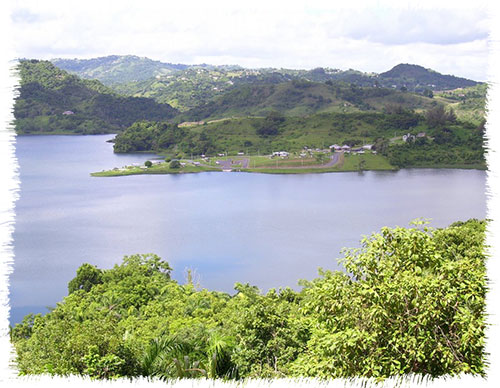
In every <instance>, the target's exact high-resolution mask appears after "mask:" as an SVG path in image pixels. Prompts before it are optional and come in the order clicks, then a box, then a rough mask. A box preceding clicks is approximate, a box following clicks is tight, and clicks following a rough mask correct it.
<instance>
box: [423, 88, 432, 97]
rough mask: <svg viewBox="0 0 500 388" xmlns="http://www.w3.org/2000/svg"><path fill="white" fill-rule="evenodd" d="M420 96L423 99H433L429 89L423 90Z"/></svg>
mask: <svg viewBox="0 0 500 388" xmlns="http://www.w3.org/2000/svg"><path fill="white" fill-rule="evenodd" d="M422 94H423V95H424V96H425V97H429V98H434V93H433V92H432V90H430V89H425V90H424V91H423V92H422Z"/></svg>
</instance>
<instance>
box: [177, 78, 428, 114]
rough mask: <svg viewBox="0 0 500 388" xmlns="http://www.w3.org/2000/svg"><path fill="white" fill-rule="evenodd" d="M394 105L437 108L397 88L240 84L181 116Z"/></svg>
mask: <svg viewBox="0 0 500 388" xmlns="http://www.w3.org/2000/svg"><path fill="white" fill-rule="evenodd" d="M391 104H397V105H399V106H401V107H402V108H405V109H420V110H422V109H427V108H430V107H431V106H433V105H435V103H434V104H433V100H432V99H431V98H428V97H424V96H422V95H419V94H414V93H409V92H401V91H399V90H394V89H388V88H380V87H358V86H356V85H353V84H346V83H344V82H336V83H334V82H332V81H326V82H310V81H305V80H293V81H289V82H282V83H279V84H271V83H257V84H252V85H240V86H238V87H237V88H234V89H232V90H230V91H228V92H226V93H223V94H221V95H220V96H217V97H215V98H213V99H211V100H209V101H208V102H206V103H203V104H200V105H199V106H197V107H194V108H193V109H191V110H189V111H187V112H184V113H183V114H181V115H180V117H182V118H183V119H185V121H197V120H203V119H207V118H210V119H213V118H222V117H230V116H233V115H235V116H264V115H266V114H267V113H269V112H271V111H278V112H281V113H282V114H284V115H287V116H305V115H310V114H313V113H316V112H339V113H346V112H359V111H382V110H383V109H384V108H385V107H386V106H387V105H391Z"/></svg>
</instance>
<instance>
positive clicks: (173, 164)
mask: <svg viewBox="0 0 500 388" xmlns="http://www.w3.org/2000/svg"><path fill="white" fill-rule="evenodd" d="M168 167H169V168H173V169H178V168H181V162H179V161H178V160H177V159H175V160H172V161H171V162H170V164H169V165H168Z"/></svg>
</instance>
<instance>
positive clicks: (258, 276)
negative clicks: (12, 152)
mask: <svg viewBox="0 0 500 388" xmlns="http://www.w3.org/2000/svg"><path fill="white" fill-rule="evenodd" d="M111 138H113V136H112V135H99V136H18V137H17V144H16V155H17V158H18V162H19V165H20V178H21V190H20V199H19V200H18V201H17V203H16V224H15V232H14V236H13V237H14V253H15V263H14V272H13V274H12V275H11V278H10V290H11V322H13V323H14V322H18V321H20V320H21V319H22V316H23V315H24V314H27V313H28V312H46V311H47V309H46V308H45V306H55V304H56V302H57V301H60V300H61V299H62V298H63V296H65V295H66V294H67V283H68V282H69V281H70V280H71V279H72V278H73V277H74V276H75V274H76V269H77V268H78V267H79V266H80V265H81V264H82V263H85V262H87V263H91V264H94V265H97V266H98V267H99V268H110V267H112V266H113V265H114V264H116V263H120V262H121V260H122V257H123V256H124V255H130V254H134V253H149V252H153V253H156V254H158V255H159V256H161V257H162V258H163V259H164V260H167V261H168V262H169V263H170V265H171V266H172V267H173V269H174V271H173V278H174V279H176V280H178V281H180V282H184V281H185V271H186V269H187V268H191V269H192V270H194V271H195V273H196V274H197V279H198V280H199V282H200V284H201V286H202V287H206V288H209V289H216V290H221V291H226V292H232V291H233V285H234V283H235V282H241V283H246V282H249V283H251V284H253V285H257V286H258V287H260V288H261V289H262V290H264V291H266V290H267V289H269V288H271V287H280V286H290V287H294V288H296V289H298V286H297V281H298V280H299V279H313V278H314V277H316V276H317V269H318V267H323V268H325V269H338V268H340V267H339V266H338V265H337V262H336V259H337V258H339V257H341V254H340V250H341V248H342V247H359V240H360V238H361V236H362V235H367V234H370V233H371V232H374V231H378V230H379V229H380V227H382V226H386V225H387V226H396V225H399V226H408V223H409V222H410V221H411V220H413V219H415V218H418V217H424V218H430V219H432V222H431V225H432V226H435V227H443V226H447V225H449V224H450V223H452V222H454V221H457V220H466V219H469V218H485V217H486V195H485V188H486V172H485V171H478V170H458V169H457V170H454V169H407V170H400V171H396V172H394V171H387V172H371V171H367V172H363V173H326V174H303V175H295V174H291V175H266V174H250V173H236V172H231V173H219V172H209V173H200V174H183V175H137V176H126V177H114V178H96V177H91V176H90V175H89V174H90V172H94V171H100V170H103V169H110V168H113V167H120V166H123V165H126V164H131V163H144V161H145V160H148V159H150V158H152V157H153V156H151V155H147V154H127V155H116V154H113V146H112V144H110V143H107V142H106V140H109V139H111Z"/></svg>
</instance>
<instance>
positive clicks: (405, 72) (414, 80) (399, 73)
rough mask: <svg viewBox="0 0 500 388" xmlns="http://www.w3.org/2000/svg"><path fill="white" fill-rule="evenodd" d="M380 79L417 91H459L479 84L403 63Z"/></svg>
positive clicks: (383, 74)
mask: <svg viewBox="0 0 500 388" xmlns="http://www.w3.org/2000/svg"><path fill="white" fill-rule="evenodd" d="M379 78H381V79H385V80H388V81H391V80H394V81H395V82H405V85H406V87H409V88H412V89H415V88H418V87H424V88H429V89H431V90H433V89H443V90H449V89H457V88H463V87H469V86H475V85H477V84H479V82H476V81H472V80H469V79H466V78H460V77H456V76H454V75H445V74H441V73H438V72H437V71H434V70H431V69H426V68H425V67H422V66H419V65H411V64H407V63H404V64H403V63H402V64H399V65H396V66H394V67H393V68H392V69H391V70H389V71H386V72H384V73H380V74H379Z"/></svg>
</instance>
